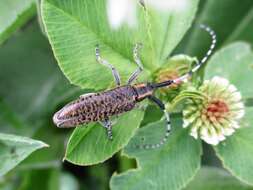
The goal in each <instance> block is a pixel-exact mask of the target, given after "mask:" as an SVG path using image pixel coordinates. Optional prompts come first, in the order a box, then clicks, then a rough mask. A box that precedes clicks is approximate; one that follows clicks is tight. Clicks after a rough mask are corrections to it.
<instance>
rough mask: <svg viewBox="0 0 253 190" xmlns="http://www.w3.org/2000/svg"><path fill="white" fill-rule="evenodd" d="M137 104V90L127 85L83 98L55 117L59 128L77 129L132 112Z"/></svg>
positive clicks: (64, 108) (66, 107) (65, 107)
mask: <svg viewBox="0 0 253 190" xmlns="http://www.w3.org/2000/svg"><path fill="white" fill-rule="evenodd" d="M135 103H136V92H135V90H134V89H133V88H132V87H131V86H129V85H127V86H121V87H117V88H114V89H112V90H108V91H105V92H101V93H94V94H90V95H87V96H81V97H80V98H79V99H77V100H75V101H73V102H70V103H69V104H67V105H66V106H64V107H63V108H62V109H61V110H60V111H58V112H57V113H56V114H55V115H54V118H53V120H54V123H55V124H56V125H57V126H58V127H75V126H76V125H80V124H86V123H89V122H93V121H103V120H106V119H108V118H109V117H111V116H113V115H119V114H121V113H124V112H127V111H130V110H132V109H133V108H134V107H135Z"/></svg>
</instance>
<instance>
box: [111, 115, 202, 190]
mask: <svg viewBox="0 0 253 190" xmlns="http://www.w3.org/2000/svg"><path fill="white" fill-rule="evenodd" d="M172 126H173V130H172V133H171V136H170V137H169V139H168V142H167V143H166V144H165V145H164V146H162V147H161V148H159V149H150V150H145V149H138V148H136V145H139V144H150V143H155V142H158V141H159V140H160V139H161V137H163V135H164V128H165V122H164V121H158V122H155V123H151V124H149V125H147V126H146V127H143V128H141V129H139V130H138V132H137V134H136V135H135V136H134V138H132V139H131V141H130V143H129V144H128V146H127V147H126V148H125V149H124V154H125V155H126V156H128V157H134V158H136V159H137V168H136V169H133V170H128V171H127V172H124V173H122V174H118V175H114V176H113V177H112V179H111V182H110V186H111V189H112V190H116V189H121V190H124V189H131V190H135V189H146V190H148V189H167V188H168V187H169V189H170V190H176V189H181V188H183V187H184V186H186V184H187V183H188V182H189V181H190V180H191V179H192V178H193V176H194V175H195V174H196V172H197V170H198V169H199V167H200V155H201V153H202V150H201V143H200V141H196V140H194V139H193V138H192V137H190V136H189V134H188V130H186V129H182V127H181V126H182V125H181V119H177V120H172Z"/></svg>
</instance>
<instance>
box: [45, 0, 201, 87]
mask: <svg viewBox="0 0 253 190" xmlns="http://www.w3.org/2000/svg"><path fill="white" fill-rule="evenodd" d="M197 4H198V0H191V1H190V2H189V7H188V8H187V9H186V11H185V12H183V13H182V12H181V13H180V14H179V13H177V14H176V13H172V12H166V13H160V12H159V11H155V10H153V9H152V8H150V7H146V9H144V8H143V7H142V6H141V5H140V4H138V6H137V7H138V22H139V24H138V27H136V28H133V29H131V28H128V27H126V26H123V27H122V28H120V29H119V30H117V31H116V30H112V29H110V27H109V24H108V21H107V13H106V1H105V0H101V1H93V0H85V1H79V0H73V1H66V0H65V1H62V0H43V1H42V19H43V21H44V24H45V28H46V32H47V34H48V37H49V41H50V43H51V45H52V48H53V51H54V54H55V56H56V59H57V60H58V63H59V65H60V67H61V69H62V71H63V72H64V74H65V75H66V76H67V78H68V79H69V80H70V82H71V83H73V84H75V85H78V86H81V87H83V88H93V89H101V88H105V87H108V86H109V85H112V84H113V80H112V76H111V72H110V71H109V70H108V68H105V67H104V66H103V65H100V64H98V63H97V62H96V60H95V52H94V48H95V46H96V44H100V49H101V55H102V56H103V58H104V59H106V60H108V61H109V62H110V63H111V64H113V65H114V66H115V67H116V68H117V69H118V70H119V73H120V74H121V76H122V78H123V81H126V79H127V78H128V77H129V76H130V74H131V73H132V72H133V71H134V70H135V69H136V64H134V63H133V58H132V48H133V46H134V44H135V43H137V42H142V43H143V44H144V49H143V51H142V53H141V54H142V60H143V64H144V66H145V68H146V69H149V70H153V69H155V68H156V67H158V66H159V65H161V64H162V63H163V62H164V61H165V58H166V57H167V56H168V55H169V53H170V52H171V51H172V49H174V47H175V46H176V45H177V43H178V42H179V41H180V40H181V38H182V37H183V35H184V33H185V32H186V31H187V29H188V28H189V27H190V24H191V22H192V20H193V17H194V14H195V12H196V7H197ZM101 73H103V74H101ZM148 74H149V72H148V70H146V73H145V75H144V78H145V77H147V76H148ZM94 82H96V85H94Z"/></svg>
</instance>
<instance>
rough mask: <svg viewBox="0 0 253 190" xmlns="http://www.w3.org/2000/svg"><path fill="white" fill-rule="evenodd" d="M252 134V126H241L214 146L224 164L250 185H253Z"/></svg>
mask: <svg viewBox="0 0 253 190" xmlns="http://www.w3.org/2000/svg"><path fill="white" fill-rule="evenodd" d="M251 125H252V124H251ZM252 135H253V128H252V126H250V127H245V128H241V129H238V131H237V132H236V133H235V134H234V135H232V136H230V137H228V139H227V140H226V141H224V142H223V143H221V144H220V145H218V146H217V147H214V148H215V151H216V154H217V155H218V157H219V158H220V159H221V161H222V163H223V166H224V167H225V168H226V169H228V170H229V171H230V172H231V173H232V174H233V175H234V176H236V177H237V178H238V179H240V180H241V181H243V182H245V183H247V184H250V185H253V162H252V155H253V138H252Z"/></svg>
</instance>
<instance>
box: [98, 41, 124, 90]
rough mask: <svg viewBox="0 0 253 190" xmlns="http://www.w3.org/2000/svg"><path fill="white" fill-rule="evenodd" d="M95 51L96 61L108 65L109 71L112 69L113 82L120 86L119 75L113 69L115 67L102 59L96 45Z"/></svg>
mask: <svg viewBox="0 0 253 190" xmlns="http://www.w3.org/2000/svg"><path fill="white" fill-rule="evenodd" d="M95 52H96V60H97V62H98V63H100V64H102V65H104V66H106V67H108V68H109V69H110V70H111V71H112V75H113V77H114V80H115V83H116V85H117V86H120V83H121V82H120V76H119V73H118V71H117V70H116V69H115V67H114V66H113V65H111V64H110V63H108V61H106V60H104V59H102V58H101V56H100V51H99V46H98V45H97V46H96V48H95Z"/></svg>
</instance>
